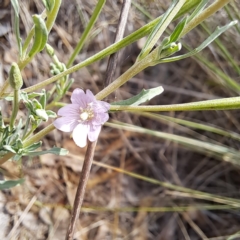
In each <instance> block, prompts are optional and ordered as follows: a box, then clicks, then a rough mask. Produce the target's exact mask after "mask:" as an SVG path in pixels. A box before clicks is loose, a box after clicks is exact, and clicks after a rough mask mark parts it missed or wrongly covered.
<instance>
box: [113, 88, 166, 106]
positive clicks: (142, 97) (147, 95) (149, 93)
mask: <svg viewBox="0 0 240 240" xmlns="http://www.w3.org/2000/svg"><path fill="white" fill-rule="evenodd" d="M162 92H163V88H162V87H156V88H151V89H148V90H145V89H143V90H142V91H141V92H140V93H139V94H138V95H136V96H134V97H132V98H129V99H127V100H123V101H119V102H114V103H111V105H125V106H126V105H127V106H130V105H131V106H138V105H140V104H142V103H144V102H147V101H149V100H151V99H152V98H154V97H156V96H157V95H159V94H161V93H162Z"/></svg>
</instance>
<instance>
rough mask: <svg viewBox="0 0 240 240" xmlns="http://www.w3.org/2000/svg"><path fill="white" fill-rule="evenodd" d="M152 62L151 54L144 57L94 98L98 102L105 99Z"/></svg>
mask: <svg viewBox="0 0 240 240" xmlns="http://www.w3.org/2000/svg"><path fill="white" fill-rule="evenodd" d="M152 53H153V52H152ZM152 61H153V60H152V54H149V55H148V56H147V57H145V58H144V59H143V60H141V61H140V62H137V63H135V64H134V65H133V66H132V67H130V68H129V69H128V70H127V71H126V72H124V73H123V74H122V75H121V76H120V77H119V78H117V79H116V80H115V81H114V82H112V83H111V84H110V85H108V86H107V87H106V88H104V89H103V90H102V91H101V92H99V93H98V94H96V98H97V99H98V100H101V99H103V98H105V97H107V96H108V95H109V94H111V93H112V92H114V91H115V90H116V89H118V88H119V87H120V86H122V85H123V84H124V83H125V82H127V81H128V80H129V79H131V78H132V77H133V76H135V75H136V74H138V73H139V72H141V71H142V70H143V69H145V68H147V67H148V66H150V63H151V62H152Z"/></svg>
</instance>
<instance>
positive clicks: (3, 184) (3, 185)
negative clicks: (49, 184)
mask: <svg viewBox="0 0 240 240" xmlns="http://www.w3.org/2000/svg"><path fill="white" fill-rule="evenodd" d="M23 182H24V179H23V178H20V179H18V180H6V181H5V180H0V190H4V189H9V188H12V187H15V186H17V185H19V184H22V183H23Z"/></svg>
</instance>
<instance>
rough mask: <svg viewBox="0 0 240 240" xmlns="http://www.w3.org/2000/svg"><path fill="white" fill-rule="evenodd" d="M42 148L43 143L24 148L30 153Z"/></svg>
mask: <svg viewBox="0 0 240 240" xmlns="http://www.w3.org/2000/svg"><path fill="white" fill-rule="evenodd" d="M41 146H42V142H37V143H33V144H32V145H30V146H29V147H26V148H24V152H26V153H28V152H32V151H35V150H36V149H38V148H40V147H41Z"/></svg>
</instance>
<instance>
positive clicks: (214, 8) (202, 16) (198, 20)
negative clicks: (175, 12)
mask: <svg viewBox="0 0 240 240" xmlns="http://www.w3.org/2000/svg"><path fill="white" fill-rule="evenodd" d="M230 1H231V0H217V1H215V2H214V3H213V4H211V5H210V6H209V7H208V8H206V9H205V10H204V11H203V12H201V13H200V14H199V15H197V16H196V17H195V18H193V19H192V20H191V21H190V22H189V23H188V24H187V25H186V26H185V28H184V29H183V31H182V33H181V36H180V37H183V36H184V35H186V34H187V33H188V32H190V31H191V30H192V29H193V28H195V27H196V26H197V25H199V24H200V23H201V22H203V21H204V20H205V19H207V18H209V17H210V16H211V15H213V14H214V13H215V12H217V11H218V10H219V9H221V8H222V7H224V5H226V4H228V3H229V2H230Z"/></svg>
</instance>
